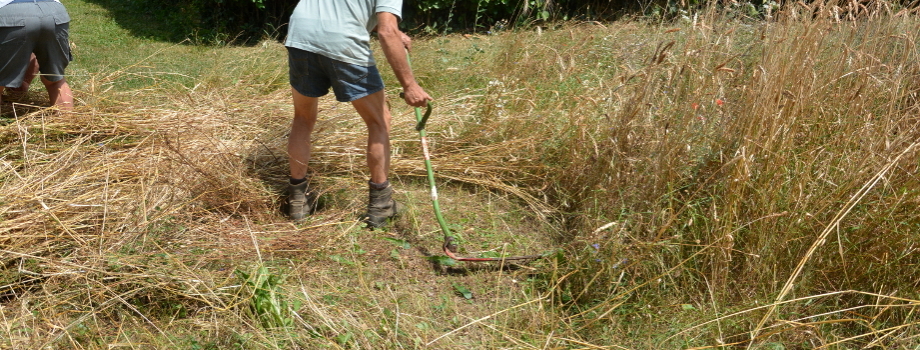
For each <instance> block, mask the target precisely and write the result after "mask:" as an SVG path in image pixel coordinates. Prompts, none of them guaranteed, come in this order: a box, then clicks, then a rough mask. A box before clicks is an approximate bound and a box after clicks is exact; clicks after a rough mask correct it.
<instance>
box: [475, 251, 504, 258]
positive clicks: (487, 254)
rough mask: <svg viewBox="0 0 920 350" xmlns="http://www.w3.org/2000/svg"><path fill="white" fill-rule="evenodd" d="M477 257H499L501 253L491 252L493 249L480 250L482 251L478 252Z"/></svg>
mask: <svg viewBox="0 0 920 350" xmlns="http://www.w3.org/2000/svg"><path fill="white" fill-rule="evenodd" d="M479 257H480V258H501V257H502V253H499V252H493V251H488V252H482V253H479Z"/></svg>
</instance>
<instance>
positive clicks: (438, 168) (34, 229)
mask: <svg viewBox="0 0 920 350" xmlns="http://www.w3.org/2000/svg"><path fill="white" fill-rule="evenodd" d="M66 5H67V7H68V10H69V11H70V13H71V16H72V17H73V23H72V33H71V40H72V41H73V48H74V53H75V56H76V60H75V61H74V63H73V64H72V65H71V67H70V68H69V74H70V76H69V77H68V79H69V81H70V82H71V85H72V87H73V88H74V91H75V95H76V99H77V103H76V105H77V107H76V108H75V111H74V112H73V113H69V114H61V113H57V112H55V111H54V110H52V109H48V108H46V107H45V106H47V98H46V97H44V95H43V93H44V92H43V91H42V90H41V89H39V88H38V86H36V87H35V88H33V90H32V91H30V92H29V94H28V95H27V96H25V97H23V98H21V99H19V100H17V101H15V102H11V101H9V99H8V98H7V97H6V96H4V103H3V104H2V105H0V264H2V266H3V268H2V269H0V348H3V349H46V348H48V349H120V348H125V349H166V348H174V349H456V348H467V349H736V348H746V349H856V348H873V349H874V348H879V349H917V348H918V347H920V340H918V338H920V316H918V311H920V295H918V287H920V274H918V273H917V271H918V263H920V257H918V253H917V249H918V248H920V247H918V246H917V244H918V243H917V241H918V239H917V237H918V231H920V211H918V210H917V206H918V204H920V178H918V176H917V174H918V167H920V149H918V146H920V145H918V143H920V130H918V127H920V119H918V116H920V104H918V102H920V100H918V92H920V61H918V58H920V57H918V54H920V51H918V48H917V46H916V42H917V40H918V35H920V34H918V33H920V20H918V19H917V14H916V12H915V11H914V10H913V9H911V8H902V7H899V6H897V5H895V4H892V3H885V2H872V3H855V2H854V3H845V4H843V3H841V4H837V3H822V2H816V3H812V4H808V5H806V4H804V3H794V4H792V3H790V4H788V5H787V6H785V7H779V6H777V7H766V8H764V9H762V11H760V12H758V13H757V14H756V15H752V14H751V13H750V12H749V11H747V10H748V9H747V8H745V7H743V6H739V7H731V6H730V7H726V8H714V7H713V8H708V9H704V10H700V11H696V12H687V13H684V14H680V15H677V16H675V18H673V19H668V20H662V19H660V18H632V19H624V20H621V21H617V22H609V23H601V22H594V21H575V20H573V21H567V22H561V23H543V24H540V25H536V24H534V25H529V26H520V27H516V28H507V29H503V30H497V29H496V30H493V31H490V32H488V34H486V33H479V34H477V35H463V34H450V35H437V36H425V37H417V38H415V41H414V44H413V50H412V53H411V55H412V63H413V66H414V68H415V71H416V75H417V76H418V79H419V81H420V83H421V85H422V86H423V87H425V88H426V89H427V90H428V91H429V92H430V93H431V95H432V96H434V97H435V101H434V113H433V115H432V117H431V118H432V119H431V121H430V122H429V124H428V126H427V130H428V133H429V138H430V142H431V145H430V146H431V150H432V157H433V158H432V163H433V164H434V170H435V172H436V179H437V181H438V189H439V193H440V197H441V206H442V208H443V210H444V216H445V218H446V220H447V221H448V222H449V223H450V227H451V229H452V230H453V231H454V232H455V233H456V235H457V236H458V240H459V243H460V248H461V252H462V253H463V254H464V255H469V256H502V255H525V254H537V253H540V254H546V257H545V258H543V259H539V260H534V261H530V262H526V263H510V262H506V263H472V262H462V263H460V262H455V261H451V260H449V259H447V258H445V257H442V256H441V255H442V253H441V252H440V247H441V231H440V230H439V228H438V224H437V222H436V220H435V218H434V214H433V213H432V208H431V202H430V199H429V196H428V188H427V182H426V178H425V175H426V174H425V169H424V165H423V157H422V152H421V146H420V143H419V140H418V134H417V133H416V131H415V129H414V126H415V119H414V114H413V112H414V111H413V110H412V108H410V107H408V106H406V105H405V104H404V103H402V102H401V101H400V100H398V99H397V98H396V95H397V94H398V93H399V85H398V84H397V83H396V79H395V78H394V77H393V76H392V74H391V73H390V72H389V71H388V69H389V68H388V67H386V66H385V62H383V61H384V60H382V59H378V61H379V63H380V65H381V72H383V73H384V75H385V76H384V79H385V81H386V82H387V84H388V86H389V88H388V90H387V93H388V95H389V96H390V97H391V101H390V105H391V110H392V112H393V116H394V122H393V136H392V139H393V147H394V149H393V151H394V152H393V154H394V156H393V166H392V172H391V177H392V179H391V181H392V182H393V183H394V184H395V185H396V186H397V187H396V188H397V200H401V201H402V202H404V203H406V204H407V206H408V210H407V212H406V213H404V214H403V215H402V216H401V217H400V218H399V219H398V220H396V221H395V222H393V223H392V224H391V225H390V227H389V228H388V229H386V230H375V231H370V230H367V229H366V228H363V227H362V225H361V224H360V223H359V222H358V220H357V218H358V215H359V214H360V212H361V210H362V209H363V206H364V205H365V201H366V181H367V174H366V170H365V167H364V161H363V157H364V155H363V154H364V150H363V145H364V128H363V125H362V124H361V122H360V119H359V118H358V117H357V115H356V114H355V113H354V112H353V109H352V108H351V107H350V106H348V105H346V104H339V103H336V102H335V101H334V100H333V99H332V98H331V97H327V98H324V99H323V100H322V102H321V105H320V114H321V121H320V123H319V124H318V125H317V129H316V130H317V131H316V133H315V135H314V136H315V140H316V145H315V149H314V154H315V157H314V159H313V160H312V164H311V167H312V169H313V171H314V172H315V175H314V179H315V181H316V185H317V187H318V188H319V189H320V190H321V196H320V208H319V210H318V211H317V213H316V214H315V215H313V216H311V217H310V218H309V219H308V220H307V221H306V222H304V223H300V224H295V223H292V222H290V221H289V220H287V219H286V218H285V217H284V215H283V212H282V210H281V207H282V204H283V201H284V196H285V194H284V190H285V187H286V185H285V181H286V179H287V178H286V175H287V157H286V154H285V149H286V148H285V145H286V133H287V130H288V127H289V123H290V118H291V115H292V107H291V103H290V90H289V89H290V87H289V85H288V84H287V61H286V52H285V50H284V47H283V45H281V44H280V43H278V41H277V40H273V39H270V38H267V39H266V40H264V41H262V42H260V43H259V44H256V45H234V44H233V41H232V40H227V41H208V42H201V41H200V40H196V39H194V38H192V39H190V40H187V41H181V42H165V41H160V40H158V39H155V38H153V37H145V36H143V35H139V34H138V33H137V32H132V31H130V30H127V29H125V28H126V27H128V26H126V25H125V24H124V23H119V21H125V14H124V12H123V9H121V8H112V6H114V5H112V4H108V3H106V2H96V1H90V0H70V1H67V2H66ZM117 11H122V12H117ZM130 27H137V24H136V23H134V24H133V25H132V26H130ZM380 57H381V56H379V55H378V58H380Z"/></svg>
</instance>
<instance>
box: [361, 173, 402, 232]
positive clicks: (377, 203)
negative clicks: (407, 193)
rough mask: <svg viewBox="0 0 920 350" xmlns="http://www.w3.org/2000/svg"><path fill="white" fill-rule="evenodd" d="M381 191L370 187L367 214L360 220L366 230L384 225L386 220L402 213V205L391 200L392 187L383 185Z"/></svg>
mask: <svg viewBox="0 0 920 350" xmlns="http://www.w3.org/2000/svg"><path fill="white" fill-rule="evenodd" d="M384 184H385V185H386V187H384V188H383V189H377V188H374V187H375V186H374V184H372V183H369V185H370V196H369V198H368V201H367V213H366V214H364V216H363V217H362V218H361V221H364V222H365V223H366V224H367V227H368V228H371V229H375V228H380V227H383V226H385V225H386V223H387V220H388V219H390V218H392V217H395V216H396V215H398V214H399V212H400V211H402V205H401V204H399V203H397V202H396V201H395V200H393V186H390V182H389V181H387V182H385V183H384Z"/></svg>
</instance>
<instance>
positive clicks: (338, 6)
mask: <svg viewBox="0 0 920 350" xmlns="http://www.w3.org/2000/svg"><path fill="white" fill-rule="evenodd" d="M378 12H389V13H392V14H394V15H396V17H400V18H401V17H402V0H300V2H299V3H297V7H295V8H294V13H293V14H292V15H291V22H290V23H289V24H288V35H287V40H286V41H285V42H284V45H285V46H289V47H293V48H297V49H301V50H304V51H309V52H313V53H316V54H319V55H323V56H326V57H329V58H331V59H334V60H338V61H342V62H345V63H351V64H356V65H359V66H365V67H369V66H373V65H375V64H374V56H373V55H372V53H371V46H370V32H371V31H372V30H373V29H374V28H375V27H377V13H378Z"/></svg>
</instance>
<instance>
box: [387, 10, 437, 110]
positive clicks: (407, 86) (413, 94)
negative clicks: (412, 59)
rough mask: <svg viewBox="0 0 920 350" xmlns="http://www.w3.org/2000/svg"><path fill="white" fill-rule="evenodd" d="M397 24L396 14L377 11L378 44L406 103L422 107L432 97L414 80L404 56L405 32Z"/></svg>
mask: <svg viewBox="0 0 920 350" xmlns="http://www.w3.org/2000/svg"><path fill="white" fill-rule="evenodd" d="M398 25H399V19H398V18H397V17H396V15H394V14H392V13H389V12H378V13H377V36H378V37H380V46H381V47H382V48H383V54H384V55H385V56H386V57H387V62H389V63H390V67H392V68H393V73H395V74H396V79H398V80H399V84H400V85H402V87H403V92H404V93H405V100H406V103H408V104H409V105H410V106H414V107H424V106H425V105H426V103H427V102H428V101H429V100H431V99H432V98H431V96H428V93H427V92H425V90H424V89H422V87H421V86H419V85H418V82H416V81H415V76H414V75H413V74H412V68H410V67H409V60H408V59H407V58H406V50H407V49H408V46H409V45H407V44H406V43H405V42H404V37H405V34H403V33H402V32H401V31H400V30H399V26H398Z"/></svg>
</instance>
